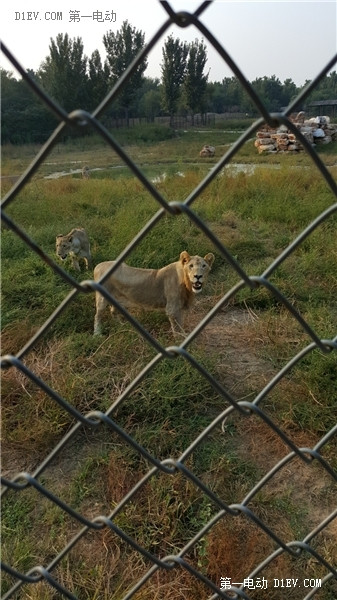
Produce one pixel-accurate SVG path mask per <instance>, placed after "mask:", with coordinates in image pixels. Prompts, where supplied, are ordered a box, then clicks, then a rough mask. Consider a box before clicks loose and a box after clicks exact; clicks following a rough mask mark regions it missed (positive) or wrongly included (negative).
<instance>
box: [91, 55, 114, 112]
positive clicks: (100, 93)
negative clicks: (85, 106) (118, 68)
mask: <svg viewBox="0 0 337 600" xmlns="http://www.w3.org/2000/svg"><path fill="white" fill-rule="evenodd" d="M109 73H110V72H109V66H108V64H107V61H105V63H104V65H102V61H101V57H100V54H99V52H98V50H95V51H94V52H93V53H92V55H91V58H89V80H88V96H89V108H90V110H93V109H94V108H96V106H98V105H99V104H100V102H102V100H103V98H104V97H105V95H106V94H107V91H108V86H109Z"/></svg>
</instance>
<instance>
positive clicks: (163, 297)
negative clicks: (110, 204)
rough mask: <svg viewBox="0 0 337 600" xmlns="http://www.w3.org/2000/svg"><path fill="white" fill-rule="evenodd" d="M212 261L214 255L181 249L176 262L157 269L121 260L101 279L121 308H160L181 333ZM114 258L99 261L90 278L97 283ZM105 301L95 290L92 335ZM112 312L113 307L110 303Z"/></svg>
mask: <svg viewBox="0 0 337 600" xmlns="http://www.w3.org/2000/svg"><path fill="white" fill-rule="evenodd" d="M213 262H214V254H212V253H211V252H209V253H208V254H206V256H204V258H202V257H201V256H190V255H189V254H188V252H187V251H186V250H184V251H183V252H181V254H180V258H179V260H178V261H177V262H174V263H171V264H169V265H166V266H165V267H162V268H161V269H139V268H136V267H129V266H128V265H127V264H125V263H122V264H121V265H119V266H118V267H117V269H116V270H115V271H113V273H112V274H111V275H109V276H108V278H107V279H106V280H105V281H104V283H103V285H104V287H105V288H106V289H107V290H108V292H109V293H110V294H111V296H113V298H114V299H115V300H117V301H118V302H119V303H120V304H121V305H122V306H123V307H124V308H141V309H147V310H149V309H150V310H151V309H158V310H164V311H165V312H166V314H167V316H168V318H169V321H170V323H171V328H172V332H173V333H174V334H176V333H185V332H184V317H185V314H186V312H187V311H188V309H189V308H190V307H191V305H192V302H193V300H194V297H195V295H196V294H198V293H200V292H201V291H202V288H203V285H204V283H205V281H206V279H207V276H208V273H209V272H210V270H211V267H212V265H213ZM114 264H115V262H114V261H106V262H103V263H99V264H98V265H97V266H96V267H95V270H94V280H95V281H97V282H99V281H100V280H101V279H102V278H103V277H104V275H105V273H106V272H107V271H109V270H110V269H111V268H112V267H113V266H114ZM108 304H109V302H108V300H106V298H105V297H104V296H102V294H101V293H100V292H98V291H97V292H96V314H95V322H94V334H95V335H97V334H100V333H101V320H102V315H103V312H104V310H105V309H106V307H107V306H108ZM110 309H111V312H112V313H114V311H115V307H114V306H112V305H111V306H110Z"/></svg>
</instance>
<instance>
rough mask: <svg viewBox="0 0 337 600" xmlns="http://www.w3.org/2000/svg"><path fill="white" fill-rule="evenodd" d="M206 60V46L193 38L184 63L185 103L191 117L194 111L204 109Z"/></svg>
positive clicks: (202, 110) (206, 78) (206, 79)
mask: <svg viewBox="0 0 337 600" xmlns="http://www.w3.org/2000/svg"><path fill="white" fill-rule="evenodd" d="M206 62H207V52H206V46H205V44H204V42H203V41H201V42H200V41H199V40H197V39H196V40H194V42H192V43H191V44H189V47H188V59H187V64H186V77H185V81H184V91H185V98H186V104H187V106H188V108H189V109H190V111H191V113H192V122H193V117H194V114H195V113H196V112H204V111H205V99H206V89H207V81H208V73H207V74H206V75H205V73H204V69H205V65H206Z"/></svg>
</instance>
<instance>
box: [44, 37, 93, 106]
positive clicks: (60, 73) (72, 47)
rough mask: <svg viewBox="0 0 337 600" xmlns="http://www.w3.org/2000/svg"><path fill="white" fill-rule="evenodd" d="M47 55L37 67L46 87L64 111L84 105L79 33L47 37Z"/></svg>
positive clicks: (84, 61)
mask: <svg viewBox="0 0 337 600" xmlns="http://www.w3.org/2000/svg"><path fill="white" fill-rule="evenodd" d="M49 50H50V55H49V56H47V57H46V59H45V61H44V62H43V63H42V64H41V66H40V69H39V71H38V75H39V78H40V80H41V83H42V85H43V87H44V88H45V90H46V91H47V92H48V93H49V94H50V96H51V97H52V98H53V99H54V100H56V101H57V102H58V103H59V104H61V106H62V107H63V108H64V109H65V110H66V111H72V110H75V109H77V108H83V109H86V108H87V104H88V97H87V74H86V70H87V57H86V56H84V55H83V42H82V39H81V38H80V37H77V38H73V39H70V38H69V36H68V34H67V33H66V34H64V35H63V33H59V34H58V35H57V36H56V41H54V40H53V39H52V38H51V40H50V46H49Z"/></svg>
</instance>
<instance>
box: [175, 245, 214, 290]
mask: <svg viewBox="0 0 337 600" xmlns="http://www.w3.org/2000/svg"><path fill="white" fill-rule="evenodd" d="M180 261H181V263H182V265H183V268H184V274H185V282H186V283H187V282H188V283H189V287H190V289H191V290H192V291H193V292H194V293H195V294H199V292H201V290H202V286H203V284H204V283H205V281H206V279H207V275H208V273H209V272H210V270H211V267H212V264H213V262H214V254H212V253H211V252H209V253H208V254H206V256H204V258H202V257H201V256H190V255H189V254H188V252H186V250H184V251H183V252H182V253H181V254H180Z"/></svg>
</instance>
